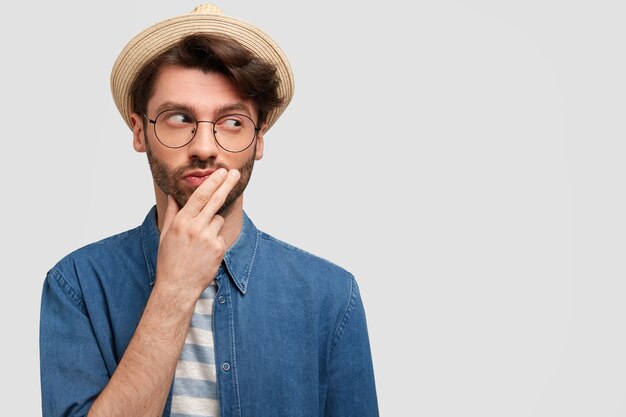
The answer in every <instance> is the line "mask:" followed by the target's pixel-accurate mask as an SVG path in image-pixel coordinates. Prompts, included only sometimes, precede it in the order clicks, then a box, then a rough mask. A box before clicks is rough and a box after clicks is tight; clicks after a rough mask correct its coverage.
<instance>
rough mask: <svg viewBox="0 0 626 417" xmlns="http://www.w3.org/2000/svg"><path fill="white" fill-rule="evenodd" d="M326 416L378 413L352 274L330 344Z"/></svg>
mask: <svg viewBox="0 0 626 417" xmlns="http://www.w3.org/2000/svg"><path fill="white" fill-rule="evenodd" d="M328 371H329V384H328V393H327V397H326V410H325V414H324V415H325V417H377V416H378V401H377V398H376V387H375V383H374V370H373V366H372V357H371V352H370V344H369V336H368V333H367V323H366V320H365V310H364V308H363V303H362V301H361V296H360V294H359V288H358V286H357V283H356V281H355V280H354V277H353V278H352V286H351V290H350V299H349V302H348V305H347V307H346V310H345V312H344V315H343V318H342V320H341V321H340V323H339V326H338V328H337V330H336V332H335V336H334V339H333V342H332V344H331V353H330V360H329V368H328Z"/></svg>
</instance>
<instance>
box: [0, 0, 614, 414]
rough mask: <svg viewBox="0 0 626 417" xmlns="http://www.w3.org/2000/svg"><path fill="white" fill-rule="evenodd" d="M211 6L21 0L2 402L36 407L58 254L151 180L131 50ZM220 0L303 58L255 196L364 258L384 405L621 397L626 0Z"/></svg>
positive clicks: (432, 409)
mask: <svg viewBox="0 0 626 417" xmlns="http://www.w3.org/2000/svg"><path fill="white" fill-rule="evenodd" d="M194 6H195V2H193V1H186V0H185V1H175V2H174V1H170V2H165V1H153V0H152V1H134V2H129V1H108V2H99V3H96V2H93V3H92V2H79V1H59V2H44V1H43V0H35V1H30V2H13V3H9V4H8V5H5V6H3V11H2V24H1V25H0V35H1V37H0V39H2V41H1V42H2V61H1V62H2V65H1V67H0V74H1V76H0V83H1V84H0V91H1V94H2V99H1V100H0V103H1V106H2V112H1V113H0V114H1V115H2V117H1V118H0V121H1V122H2V127H1V132H2V140H1V147H0V149H2V151H1V152H2V153H1V155H2V164H0V170H1V171H0V174H1V175H0V178H1V181H2V182H1V190H2V192H3V198H2V200H1V201H2V203H1V210H2V211H1V214H2V215H1V216H0V219H1V220H0V221H1V222H2V223H1V224H0V226H1V229H0V230H2V233H1V234H0V236H1V237H0V239H1V244H2V265H3V272H4V274H3V275H4V279H3V290H2V292H1V294H2V295H1V300H0V317H1V319H0V320H2V323H1V325H2V327H1V328H2V333H3V336H2V350H1V352H2V354H1V355H0V357H2V369H3V377H2V385H3V386H4V387H3V388H2V391H3V392H4V395H3V398H4V400H3V406H2V409H3V414H6V415H23V416H30V415H38V414H40V393H39V372H38V368H39V364H38V321H39V302H40V294H41V286H42V282H43V279H44V276H45V273H46V271H47V270H48V269H49V268H50V267H52V266H53V265H54V264H55V263H56V262H57V261H58V260H59V259H60V258H61V257H63V256H64V255H65V254H67V253H68V252H70V251H71V250H73V249H75V248H78V247H80V246H83V245H85V244H87V243H90V242H92V241H95V240H98V239H100V238H103V237H105V236H108V235H111V234H114V233H117V232H120V231H123V230H126V229H128V228H131V227H134V226H136V225H138V224H140V222H141V221H142V220H143V218H144V216H145V213H146V212H147V211H148V209H149V208H150V207H151V206H152V204H153V194H152V187H151V177H150V174H149V171H148V166H147V163H146V161H145V155H143V154H136V153H135V152H134V151H133V149H132V147H131V135H130V131H129V130H128V128H127V127H126V126H125V125H124V123H123V121H122V119H121V118H120V116H119V115H118V114H117V110H116V108H115V106H114V104H113V100H112V99H111V95H110V91H109V74H110V69H111V66H112V65H113V62H114V60H115V58H116V56H117V54H118V53H119V51H120V50H121V49H122V47H123V46H124V44H125V43H126V42H127V41H128V40H129V39H130V38H131V37H132V36H134V35H135V34H136V33H138V32H139V31H140V30H142V29H144V28H145V27H147V26H149V25H151V24H152V23H155V22H157V21H159V20H162V19H164V18H167V17H171V16H174V15H178V14H183V13H186V12H188V11H190V10H191V9H193V7H194ZM220 6H221V7H222V9H223V10H224V11H225V13H226V14H229V15H233V16H236V17H239V18H242V19H244V20H248V21H250V22H253V23H254V24H256V25H258V26H259V27H261V28H262V29H264V30H265V31H266V32H268V33H269V34H270V35H271V36H272V37H274V38H275V39H276V41H277V42H278V43H279V44H280V45H281V46H282V47H283V49H284V50H285V52H286V54H287V56H288V57H289V58H290V60H291V63H292V66H293V69H294V73H295V77H296V95H295V97H294V100H293V102H292V104H291V106H290V107H289V108H288V109H287V111H286V112H285V113H284V115H283V117H282V118H281V119H280V120H279V122H278V123H277V124H276V125H275V127H274V128H272V130H270V132H269V133H268V134H267V135H266V151H265V157H264V159H263V160H262V161H260V162H259V163H258V164H257V165H256V167H255V173H254V175H253V180H252V182H251V184H250V186H249V191H248V192H247V193H246V204H245V205H246V207H247V212H248V213H249V214H250V216H251V217H252V218H253V220H254V221H255V222H256V223H257V225H258V226H259V227H260V228H262V229H263V230H265V231H267V232H269V233H271V234H273V235H275V236H276V237H278V238H281V239H283V240H286V241H288V242H290V243H292V244H295V245H297V246H300V247H302V248H304V249H306V250H309V251H311V252H314V253H316V254H318V255H321V256H323V257H325V258H328V259H330V260H332V261H334V262H335V263H338V264H340V265H342V266H344V267H345V268H347V269H348V270H350V271H351V272H353V273H354V274H355V275H356V276H357V279H358V281H359V283H360V287H361V292H362V295H363V299H364V303H365V307H366V311H367V315H368V324H369V329H370V337H371V343H372V349H373V358H374V363H375V373H376V378H377V386H378V394H379V402H380V411H381V415H383V416H450V417H452V416H481V417H485V416H494V417H495V416H498V417H500V416H510V417H513V416H546V417H547V416H550V417H551V416H568V417H570V416H623V415H625V414H626V354H625V352H626V331H625V318H626V302H625V301H624V300H625V295H626V282H625V280H624V278H625V277H626V274H625V272H626V265H625V258H624V251H625V249H626V233H625V232H626V230H625V229H626V221H625V220H624V213H625V209H626V198H625V193H624V184H625V180H626V168H625V165H624V163H623V160H624V156H625V151H626V145H625V142H624V134H625V130H626V129H625V126H626V122H625V120H626V119H625V117H624V115H625V114H626V91H625V90H626V82H625V74H626V59H625V56H626V55H625V54H626V47H625V43H626V25H625V24H624V21H625V12H626V7H625V6H624V3H623V2H621V1H603V0H596V1H564V0H563V1H558V0H541V1H539V0H530V1H528V0H527V1H495V0H493V1H487V0H482V1H461V0H457V1H453V0H439V1H428V2H425V1H422V2H420V1H417V2H410V1H406V2H404V1H401V0H391V1H385V2H356V1H330V0H320V1H314V2H297V1H278V0H267V1H262V2H259V1H254V2H253V1H248V2H244V1H228V2H226V1H223V2H222V3H220Z"/></svg>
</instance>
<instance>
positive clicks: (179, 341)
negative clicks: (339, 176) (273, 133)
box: [40, 5, 378, 417]
mask: <svg viewBox="0 0 626 417" xmlns="http://www.w3.org/2000/svg"><path fill="white" fill-rule="evenodd" d="M292 79H293V78H292V74H291V69H290V67H289V64H288V62H287V60H286V58H285V57H284V55H283V53H282V51H281V50H280V48H279V47H278V45H276V44H275V43H274V41H273V40H271V39H270V38H269V37H268V36H267V35H266V34H264V33H263V32H261V31H260V30H259V29H257V28H255V27H254V26H251V25H249V24H248V23H245V22H242V21H239V20H237V19H234V18H231V17H226V16H223V15H222V14H221V12H220V11H219V9H217V8H216V7H215V6H211V5H202V6H199V7H198V8H196V10H194V12H192V13H191V14H188V15H184V16H180V17H177V18H173V19H169V20H166V21H164V22H161V23H158V24H156V25H154V26H152V27H151V28H148V29H146V30H145V31H143V32H142V33H140V34H139V35H137V37H135V38H134V39H133V40H131V42H130V43H129V44H128V45H127V46H126V48H124V50H123V51H122V53H121V54H120V56H119V57H118V59H117V61H116V63H115V65H114V67H113V71H112V76H111V85H112V90H113V96H114V99H115V102H116V105H117V107H118V109H119V110H120V113H121V114H122V117H123V118H124V120H125V121H126V123H127V124H128V125H129V127H130V128H131V129H132V132H133V146H134V148H135V150H137V151H139V152H146V154H147V156H148V161H149V164H150V168H151V171H152V175H153V178H154V189H155V195H156V206H155V208H153V209H152V210H151V211H150V212H149V213H148V215H147V217H146V219H145V220H144V222H143V224H142V225H141V226H139V227H138V228H136V229H133V230H130V231H127V232H124V233H121V234H119V235H116V236H113V237H110V238H108V239H105V240H103V241H100V242H97V243H94V244H91V245H88V246H86V247H84V248H82V249H79V250H78V251H76V252H74V253H72V254H70V255H68V256H67V257H65V258H64V259H63V260H61V261H60V262H59V263H58V264H57V265H56V266H55V267H54V268H52V269H51V270H50V272H49V273H48V276H47V278H46V281H45V284H44V289H43V298H42V307H41V334H40V345H41V346H40V350H41V380H42V396H43V414H44V416H46V417H47V416H84V415H89V416H134V417H135V416H155V415H164V416H170V415H171V416H223V417H226V416H254V417H261V416H289V417H294V416H344V417H345V416H359V417H363V416H375V415H378V408H377V401H376V392H375V386H374V377H373V370H372V363H371V355H370V348H369V341H368V336H367V328H366V322H365V315H364V311H363V306H362V303H361V299H360V296H359V292H358V288H357V285H356V282H355V280H354V278H353V277H352V275H350V274H349V273H348V272H346V271H344V270H343V269H341V268H339V267H337V266H335V265H333V264H331V263H330V262H327V261H325V260H322V259H320V258H317V257H315V256H313V255H310V254H308V253H306V252H304V251H301V250H299V249H297V248H294V247H292V246H290V245H287V244H285V243H283V242H281V241H279V240H277V239H275V238H273V237H271V236H269V235H267V234H265V233H263V232H261V231H259V230H257V229H256V228H255V226H254V224H253V223H252V222H251V220H250V219H249V218H248V217H247V216H246V214H245V213H244V212H243V191H244V190H245V188H246V184H247V183H248V180H249V179H250V175H251V172H252V167H253V165H254V161H256V160H259V159H261V157H262V156H263V143H264V139H265V135H266V134H267V131H268V129H269V128H270V127H271V126H272V125H273V123H274V122H275V121H276V119H277V118H278V117H279V116H280V114H281V113H282V112H283V110H284V109H285V107H286V106H287V104H288V103H289V101H290V100H291V97H292V94H293V81H292Z"/></svg>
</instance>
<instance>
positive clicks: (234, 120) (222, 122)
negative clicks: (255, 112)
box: [217, 116, 244, 129]
mask: <svg viewBox="0 0 626 417" xmlns="http://www.w3.org/2000/svg"><path fill="white" fill-rule="evenodd" d="M217 125H219V127H221V128H224V129H239V128H241V127H243V125H244V122H243V120H242V118H241V117H239V116H224V117H222V118H220V119H219V120H218V121H217Z"/></svg>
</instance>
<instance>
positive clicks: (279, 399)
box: [40, 208, 378, 417]
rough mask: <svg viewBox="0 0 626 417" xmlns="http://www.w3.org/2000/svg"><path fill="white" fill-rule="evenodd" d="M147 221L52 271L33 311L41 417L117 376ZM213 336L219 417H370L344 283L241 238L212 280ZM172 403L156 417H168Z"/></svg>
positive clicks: (150, 256) (367, 379) (352, 297)
mask: <svg viewBox="0 0 626 417" xmlns="http://www.w3.org/2000/svg"><path fill="white" fill-rule="evenodd" d="M158 244H159V230H158V228H157V223H156V209H155V208H152V210H151V211H150V213H148V216H147V217H146V219H145V221H144V222H143V224H142V225H141V226H139V227H137V228H135V229H132V230H129V231H127V232H124V233H121V234H119V235H115V236H113V237H110V238H107V239H105V240H102V241H100V242H97V243H94V244H91V245H88V246H86V247H84V248H82V249H79V250H77V251H75V252H73V253H72V254H70V255H68V256H66V257H65V258H64V259H62V260H61V261H60V262H59V263H58V264H57V265H56V266H55V267H53V268H52V269H51V270H50V271H49V273H48V275H47V277H46V280H45V283H44V286H43V295H42V303H41V320H40V360H41V389H42V407H43V416H44V417H53V416H54V417H57V416H84V415H86V414H87V412H88V411H89V408H90V407H91V404H92V403H93V401H94V400H95V399H96V398H97V396H98V395H99V393H100V392H101V391H102V390H103V389H104V387H105V386H106V384H107V383H108V382H109V379H110V378H111V376H112V375H113V373H114V372H115V369H116V367H117V365H118V364H119V362H120V360H121V358H122V356H123V354H124V351H125V349H126V347H127V346H128V344H129V342H130V340H131V338H132V336H133V333H134V332H135V329H136V327H137V324H138V323H139V319H140V318H141V315H142V313H143V310H144V307H145V305H146V302H147V300H148V297H149V296H150V292H151V290H152V287H153V285H154V281H155V268H156V256H157V250H158ZM216 282H217V285H218V291H217V295H216V298H215V303H214V312H213V315H214V317H213V320H214V322H213V334H214V339H215V340H214V344H215V363H216V369H217V387H218V400H219V404H220V415H221V416H222V417H231V416H238V417H263V416H272V417H276V416H285V417H305V416H307V417H308V416H311V417H313V416H341V417H352V416H354V417H368V416H378V406H377V400H376V389H375V384H374V374H373V368H372V362H371V354H370V346H369V340H368V334H367V325H366V321H365V313H364V310H363V305H362V303H361V298H360V296H359V290H358V287H357V284H356V282H355V280H354V277H353V276H352V275H351V274H350V273H348V272H346V271H345V270H343V269H341V268H339V267H338V266H336V265H334V264H332V263H330V262H328V261H325V260H323V259H321V258H318V257H315V256H313V255H311V254H308V253H306V252H304V251H302V250H300V249H297V248H295V247H293V246H290V245H288V244H286V243H283V242H281V241H279V240H277V239H275V238H273V237H271V236H269V235H267V234H265V233H263V232H261V231H259V230H258V229H256V227H255V226H254V224H253V223H252V222H251V221H250V219H249V218H248V217H247V216H246V215H245V214H244V215H243V227H242V230H241V233H240V235H239V237H238V239H237V240H236V242H235V243H234V244H233V246H231V247H230V248H229V250H228V251H227V253H226V255H225V256H224V259H223V262H222V264H221V266H220V268H219V270H218V273H217V276H216ZM171 399H172V392H171V389H170V394H169V397H168V400H167V403H166V405H165V409H164V412H163V416H170V409H171Z"/></svg>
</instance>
